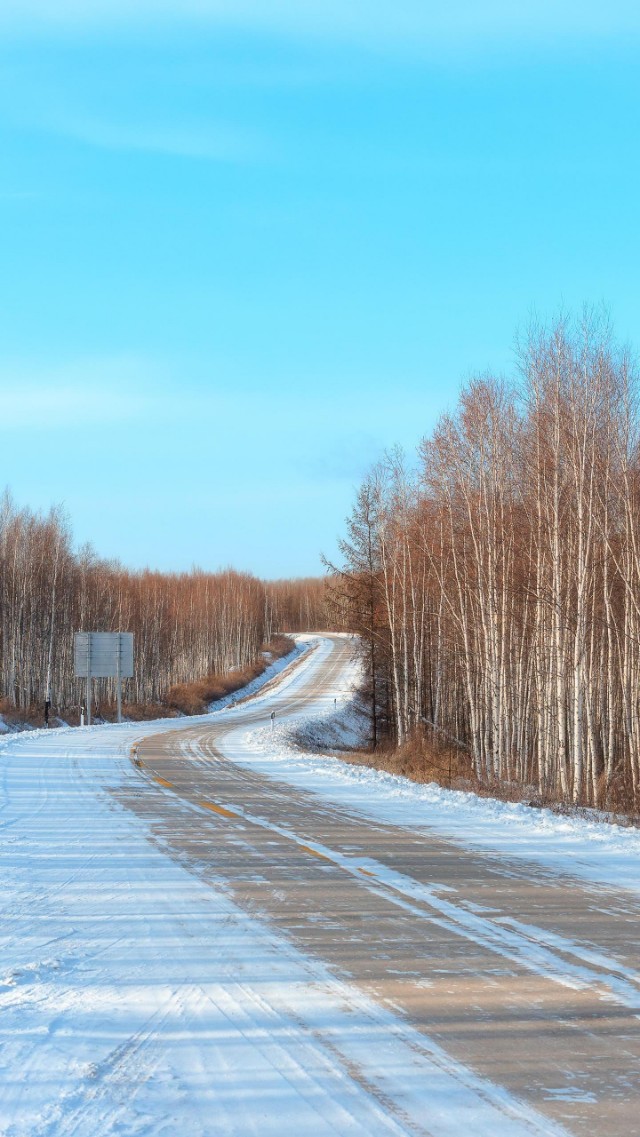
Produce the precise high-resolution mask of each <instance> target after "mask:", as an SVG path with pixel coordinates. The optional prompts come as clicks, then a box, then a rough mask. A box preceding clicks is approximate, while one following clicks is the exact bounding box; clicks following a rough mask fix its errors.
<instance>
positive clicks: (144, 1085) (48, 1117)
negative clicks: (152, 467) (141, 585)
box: [0, 636, 640, 1137]
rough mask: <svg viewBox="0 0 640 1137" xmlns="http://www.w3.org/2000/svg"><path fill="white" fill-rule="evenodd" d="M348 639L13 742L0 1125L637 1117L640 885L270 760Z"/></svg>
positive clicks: (7, 810)
mask: <svg viewBox="0 0 640 1137" xmlns="http://www.w3.org/2000/svg"><path fill="white" fill-rule="evenodd" d="M351 656H352V644H351V641H350V640H349V639H346V638H344V637H338V636H334V637H328V636H327V637H322V638H318V639H316V640H315V641H312V648H311V650H309V651H308V652H307V653H306V654H305V655H303V656H302V658H301V660H300V661H299V662H297V663H296V665H295V666H294V667H292V668H290V669H288V670H287V671H285V672H283V674H282V675H281V676H280V677H279V678H278V679H277V680H274V682H273V684H272V685H271V686H270V687H266V688H264V689H263V690H262V692H261V693H259V694H258V695H257V696H255V697H254V698H252V699H250V700H248V701H247V702H246V703H240V704H239V705H237V706H227V707H226V708H225V709H224V710H222V711H220V712H219V713H218V714H213V715H210V716H203V717H202V718H200V719H197V720H188V725H185V721H186V720H181V721H180V722H178V723H176V722H175V721H173V722H169V723H167V722H161V723H157V724H153V725H152V726H149V724H145V725H144V726H141V725H140V724H138V725H136V726H131V725H128V726H123V727H102V728H100V727H99V728H90V729H85V730H83V731H79V730H76V731H56V732H50V733H48V734H46V733H44V732H39V733H38V734H37V735H35V736H31V737H27V738H25V737H22V738H21V739H19V740H11V741H10V742H8V743H4V744H3V745H4V749H3V750H0V764H1V767H2V778H3V806H2V808H3V814H2V822H3V827H2V830H1V840H2V856H3V866H4V870H3V874H2V906H3V925H2V951H1V959H2V972H1V973H0V999H1V1000H2V1016H1V1018H0V1043H1V1051H0V1132H2V1133H3V1134H6V1135H7V1137H18V1135H26V1134H30V1135H33V1137H38V1135H49V1137H53V1135H58V1134H87V1135H91V1137H96V1135H101V1134H112V1133H113V1134H115V1133H119V1134H123V1133H124V1134H132V1135H133V1134H136V1135H137V1134H149V1135H151V1134H169V1133H171V1134H178V1135H181V1134H185V1135H186V1134H189V1135H192V1134H193V1135H196V1137H197V1135H199V1134H202V1135H205V1134H207V1135H208V1134H216V1135H217V1134H236V1135H238V1137H244V1135H250V1134H270V1133H274V1134H275V1133H278V1134H281V1132H282V1129H283V1127H285V1126H288V1127H289V1129H290V1130H291V1131H293V1132H296V1133H305V1134H310V1135H312V1137H315V1135H316V1134H317V1135H321V1134H322V1135H324V1134H345V1135H346V1134H362V1135H365V1134H366V1135H371V1137H377V1135H378V1134H394V1135H396V1134H432V1135H433V1137H456V1135H462V1134H464V1135H465V1137H466V1135H469V1134H473V1135H479V1137H503V1135H504V1137H506V1135H509V1137H521V1135H525V1134H528V1135H543V1134H546V1135H550V1137H551V1135H553V1134H562V1133H573V1134H585V1135H586V1134H589V1135H597V1134H602V1135H603V1137H604V1135H606V1137H616V1135H618V1134H619V1135H622V1134H625V1137H628V1135H633V1134H640V1121H639V1120H638V1108H637V1103H638V1094H639V1089H640V1035H639V1032H638V1016H639V1014H640V974H639V972H638V970H637V961H636V959H635V955H636V931H637V927H638V906H639V903H640V901H639V898H638V895H637V893H634V892H633V891H632V890H631V889H621V888H616V887H614V886H613V885H606V884H605V883H602V882H600V883H598V882H596V881H591V882H590V881H589V880H587V879H582V878H580V877H578V876H577V875H575V874H572V875H568V874H567V873H563V872H561V871H558V869H557V868H552V867H550V866H547V867H543V866H542V865H541V864H540V863H537V862H536V860H535V859H529V860H527V859H526V858H525V859H523V858H522V857H521V856H516V855H514V856H506V855H505V854H504V852H503V853H502V854H501V855H498V854H497V853H495V852H492V851H491V850H490V849H487V848H485V849H480V848H478V847H468V845H467V843H466V841H465V836H464V833H461V834H460V835H459V838H457V839H456V837H455V835H450V836H443V834H442V832H441V831H438V830H436V829H434V828H432V827H430V826H429V818H428V810H427V811H426V814H423V816H422V818H421V824H420V826H419V828H417V827H416V826H415V825H404V824H402V823H400V822H399V821H396V822H395V823H391V822H390V821H388V820H385V818H384V816H383V815H382V812H381V811H380V810H376V808H374V807H373V806H372V807H371V808H368V805H367V799H366V794H363V801H362V802H360V803H359V805H358V806H357V807H354V806H353V805H352V804H349V799H348V797H345V795H344V794H342V795H341V789H340V785H339V784H338V781H337V780H336V782H335V787H334V788H332V785H331V784H328V783H330V782H331V779H330V778H327V777H325V778H324V779H323V780H322V781H321V782H318V784H317V785H315V791H316V792H314V788H313V787H314V784H315V783H314V777H313V772H312V773H311V774H310V775H309V776H308V777H307V778H306V782H305V776H304V771H303V774H302V775H301V774H300V770H299V767H300V761H298V762H297V771H298V772H297V773H296V776H295V777H293V776H292V777H291V779H289V780H288V779H287V763H286V761H284V762H283V761H280V762H279V763H278V764H277V772H278V776H277V777H274V776H273V774H272V773H270V772H269V755H270V753H271V752H272V751H273V750H274V749H275V748H276V747H277V746H279V745H280V741H279V740H281V738H282V732H283V729H285V732H286V728H288V727H289V726H291V727H293V726H295V725H296V724H297V723H300V722H302V721H304V722H308V721H309V719H310V718H313V717H314V716H319V717H321V716H326V715H327V713H330V712H331V711H332V710H333V706H334V699H336V698H337V699H338V700H339V701H340V703H343V702H344V700H345V698H346V697H348V688H349V684H350V681H351V677H352V675H353V670H354V667H353V662H352V658H351ZM273 712H275V726H274V725H273V723H272V717H271V716H272V713H273ZM141 735H144V736H143V737H141ZM134 743H135V744H136V745H135V747H134V745H133V744H134ZM301 760H302V761H304V760H305V759H304V756H302V759H301ZM312 766H313V760H312V759H311V758H310V767H312ZM372 776H373V775H372ZM359 777H360V779H361V783H360V784H361V785H364V782H362V778H364V779H365V780H366V774H364V775H363V773H362V771H360V772H359ZM334 790H335V792H334ZM603 848H604V849H605V851H606V844H605V846H603Z"/></svg>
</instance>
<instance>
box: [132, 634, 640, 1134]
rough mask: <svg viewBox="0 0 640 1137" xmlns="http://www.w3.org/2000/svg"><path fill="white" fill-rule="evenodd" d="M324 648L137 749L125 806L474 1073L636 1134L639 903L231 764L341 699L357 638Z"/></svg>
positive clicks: (582, 1119) (247, 905)
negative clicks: (276, 724)
mask: <svg viewBox="0 0 640 1137" xmlns="http://www.w3.org/2000/svg"><path fill="white" fill-rule="evenodd" d="M331 642H332V649H331V651H330V652H329V654H328V655H327V658H326V660H325V661H324V662H323V663H322V665H321V666H317V667H316V668H315V669H314V668H311V669H310V675H309V680H308V682H307V683H306V684H299V685H296V686H295V689H293V690H292V691H287V689H286V688H284V689H283V690H282V692H281V693H278V689H277V688H276V689H275V691H274V693H273V695H272V697H271V698H270V699H268V700H264V701H262V702H261V701H260V700H258V701H248V702H246V703H245V704H244V705H239V706H237V707H236V708H234V709H233V710H230V711H229V712H226V713H225V714H224V715H221V716H219V717H218V718H217V719H216V720H212V721H208V722H207V723H205V724H203V723H202V722H200V723H198V724H197V725H190V726H186V727H185V728H184V729H181V730H178V731H172V732H170V733H167V734H155V735H152V736H150V737H149V738H147V739H145V740H143V741H142V742H141V743H140V744H139V747H138V761H139V765H138V767H137V772H138V775H139V779H140V781H139V783H138V784H137V788H136V791H135V792H132V793H130V794H129V793H125V794H124V795H121V797H122V800H123V801H124V802H125V804H126V805H127V806H128V807H129V808H131V809H132V810H135V811H136V812H137V813H138V814H140V815H142V816H144V817H145V818H146V819H147V821H148V823H149V826H150V827H151V830H152V832H153V834H154V838H155V839H156V840H157V841H158V842H159V843H161V844H162V846H163V848H164V849H165V850H167V851H168V852H169V853H170V855H171V856H173V857H175V858H176V859H177V860H179V861H180V863H181V864H183V865H184V866H186V867H187V868H188V869H189V871H190V872H192V873H194V874H196V875H198V876H199V877H201V878H203V879H205V880H207V881H209V882H210V883H212V884H213V886H214V887H223V888H224V889H225V891H226V892H227V894H228V895H230V896H231V897H232V898H233V900H234V902H235V903H236V904H237V905H238V906H239V907H240V908H242V909H243V910H244V911H246V912H247V913H248V914H250V915H251V916H252V917H253V918H255V919H257V920H259V921H263V922H265V923H267V924H268V925H270V926H271V927H273V928H274V929H276V930H277V932H278V933H280V934H282V935H284V936H285V937H286V938H287V939H288V940H289V941H290V942H291V943H292V944H293V945H295V947H297V948H298V949H300V950H301V951H302V952H304V953H306V954H307V955H308V956H311V957H314V958H316V959H319V960H321V961H322V962H323V963H324V964H325V965H327V966H328V967H329V969H330V970H331V971H332V972H333V974H334V975H335V976H337V977H338V978H341V979H344V980H346V981H348V982H349V983H350V984H352V985H356V986H357V987H359V988H360V989H361V990H362V991H363V992H364V993H366V994H367V995H368V996H370V997H373V998H374V999H375V1000H376V1001H377V1002H378V1003H379V1004H381V1005H383V1006H385V1007H387V1008H391V1009H392V1010H393V1011H394V1013H396V1014H400V1016H401V1018H402V1021H403V1022H406V1023H408V1024H411V1026H412V1027H414V1028H415V1029H417V1031H419V1032H421V1034H422V1035H424V1036H426V1037H428V1038H429V1039H430V1040H434V1041H435V1042H437V1043H438V1044H439V1045H440V1046H441V1047H442V1048H443V1049H444V1050H445V1051H446V1052H447V1053H448V1054H450V1055H451V1056H452V1057H453V1058H455V1059H456V1060H457V1061H459V1062H461V1063H463V1064H464V1065H465V1066H466V1067H468V1068H471V1069H472V1070H473V1071H475V1072H476V1073H477V1074H478V1075H481V1076H482V1077H483V1078H485V1079H488V1080H489V1081H490V1082H492V1083H493V1084H494V1085H497V1086H501V1087H504V1089H506V1090H507V1091H509V1093H510V1094H511V1095H513V1097H514V1098H516V1099H518V1100H519V1101H521V1102H523V1103H526V1104H527V1105H528V1106H530V1107H533V1109H535V1110H536V1111H537V1112H538V1113H540V1114H542V1115H546V1116H547V1117H548V1118H549V1119H550V1120H551V1121H552V1122H555V1123H557V1124H558V1125H560V1126H562V1127H563V1128H564V1129H565V1130H566V1131H567V1132H570V1133H574V1134H581V1135H582V1134H584V1135H587V1134H588V1135H589V1137H594V1135H602V1137H605V1135H606V1137H623V1135H624V1137H633V1135H634V1134H640V1120H639V1118H638V1100H639V1092H640V1031H639V1029H638V1027H639V1015H640V974H639V970H640V969H639V968H638V960H637V946H636V939H637V930H638V916H639V905H638V901H637V899H636V898H635V897H634V896H632V895H631V894H629V893H626V892H624V891H622V890H621V891H619V892H618V891H614V890H611V889H606V888H603V887H597V886H595V885H593V886H590V885H585V884H584V882H581V881H578V880H575V879H573V878H571V877H569V876H562V875H560V874H556V873H553V872H550V871H548V870H545V869H542V868H537V867H535V866H531V865H523V864H522V863H521V862H516V861H511V860H509V859H506V858H504V857H498V856H495V855H492V854H489V853H482V852H478V851H471V850H469V849H467V848H465V847H463V846H462V845H458V844H456V843H455V842H454V841H452V840H446V839H443V838H442V837H440V836H437V835H435V834H433V833H430V832H429V831H427V830H425V831H423V832H421V833H420V834H416V832H415V831H411V832H409V831H408V830H406V829H403V828H402V827H400V826H393V825H389V824H383V823H380V822H377V821H375V820H367V819H366V818H364V817H363V816H361V815H355V814H351V813H350V812H349V811H348V810H347V809H343V808H340V807H337V806H334V805H332V804H330V803H328V802H327V801H326V800H325V799H323V798H322V797H320V796H319V795H315V794H313V793H310V792H306V791H303V790H301V789H299V788H294V787H292V786H291V785H288V784H287V783H285V782H282V781H276V780H274V779H271V778H268V777H266V776H264V775H262V774H259V773H256V772H255V771H253V770H251V769H250V768H248V767H247V766H244V765H242V764H239V763H235V762H232V761H230V760H229V759H228V758H225V756H224V750H225V736H228V735H229V733H230V731H231V730H233V731H237V730H238V729H239V727H241V726H246V727H247V728H249V727H250V728H251V729H255V728H256V727H258V726H268V725H269V720H270V715H271V711H272V710H275V712H276V715H277V717H278V719H281V718H283V717H287V716H294V715H295V714H298V713H301V712H304V711H305V709H307V708H308V707H310V706H311V705H312V704H313V705H316V706H317V704H318V702H319V700H320V701H322V699H324V700H325V701H326V704H327V706H330V705H331V704H332V703H333V695H334V693H335V691H336V690H339V689H340V687H341V683H342V676H343V674H344V670H345V666H346V665H347V663H348V661H349V659H350V654H351V644H350V642H349V641H348V640H345V639H344V638H339V637H334V638H332V641H331ZM236 737H237V736H236ZM142 788H143V789H144V792H141V789H142Z"/></svg>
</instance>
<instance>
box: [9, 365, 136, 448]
mask: <svg viewBox="0 0 640 1137" xmlns="http://www.w3.org/2000/svg"><path fill="white" fill-rule="evenodd" d="M152 375H153V366H152V365H150V364H148V363H147V362H146V361H144V360H141V359H137V358H134V357H130V356H114V357H111V358H86V359H80V360H74V361H71V362H68V363H55V364H51V365H47V364H44V363H31V362H24V361H16V362H13V363H12V362H6V361H5V362H3V363H2V365H1V366H0V431H5V432H6V431H17V430H23V429H25V428H28V429H29V430H30V431H31V430H42V429H44V430H51V429H56V430H57V429H60V428H65V429H67V428H72V427H73V426H74V424H75V425H77V427H78V428H81V427H82V426H88V425H91V426H96V425H101V424H104V425H112V424H114V423H122V422H125V421H129V420H132V419H136V418H138V417H140V416H142V415H145V414H148V413H149V412H150V411H151V410H152V408H153V393H152V386H151V382H152Z"/></svg>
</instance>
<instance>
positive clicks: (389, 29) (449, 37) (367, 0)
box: [0, 0, 640, 49]
mask: <svg viewBox="0 0 640 1137" xmlns="http://www.w3.org/2000/svg"><path fill="white" fill-rule="evenodd" d="M185 24H194V25H201V26H202V25H209V26H212V27H220V28H225V27H226V28H231V29H248V30H252V31H262V32H264V31H266V32H273V33H276V34H286V35H295V36H305V37H308V36H311V37H329V38H332V39H341V40H346V41H351V42H361V43H367V42H368V43H375V44H377V45H383V44H387V45H390V46H392V45H394V44H395V45H398V44H401V43H402V44H405V45H413V46H419V47H422V48H432V49H437V48H438V47H442V46H443V45H447V44H450V43H461V42H462V43H467V44H468V43H470V42H475V43H478V44H483V43H486V42H487V41H496V40H512V39H514V38H516V39H521V40H530V39H531V38H532V37H533V38H538V39H540V38H541V39H544V40H550V39H551V40H554V39H556V38H557V37H559V36H560V37H571V39H573V40H577V39H580V38H585V37H602V36H607V35H621V36H622V35H628V34H638V32H639V31H640V8H639V6H638V5H637V3H635V2H631V0H610V2H609V3H608V4H606V5H605V4H603V3H602V0H519V2H517V3H516V2H514V0H449V2H448V3H447V4H444V3H443V2H442V0H395V3H393V4H391V3H389V2H388V0H135V3H132V2H131V0H3V2H2V5H1V6H0V31H4V32H5V33H6V32H19V33H21V34H26V35H33V34H38V33H39V32H42V31H45V32H55V31H60V32H64V33H67V34H68V33H69V32H81V33H82V32H87V31H91V30H104V29H110V28H123V27H129V28H131V27H135V26H138V27H147V28H159V27H161V26H162V25H165V26H166V25H185Z"/></svg>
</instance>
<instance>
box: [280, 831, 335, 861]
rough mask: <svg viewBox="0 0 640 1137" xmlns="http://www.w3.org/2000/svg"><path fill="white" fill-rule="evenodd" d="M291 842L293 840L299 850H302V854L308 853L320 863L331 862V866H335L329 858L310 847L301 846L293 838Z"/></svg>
mask: <svg viewBox="0 0 640 1137" xmlns="http://www.w3.org/2000/svg"><path fill="white" fill-rule="evenodd" d="M291 840H293V842H294V844H295V845H297V846H298V848H299V849H302V851H303V853H310V854H311V856H312V857H318V858H319V859H320V860H321V861H331V864H335V862H334V861H332V859H331V857H327V856H326V855H325V854H324V853H319V852H318V850H317V849H312V848H311V846H310V845H301V844H300V843H299V841H296V840H295V837H294V838H291Z"/></svg>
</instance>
